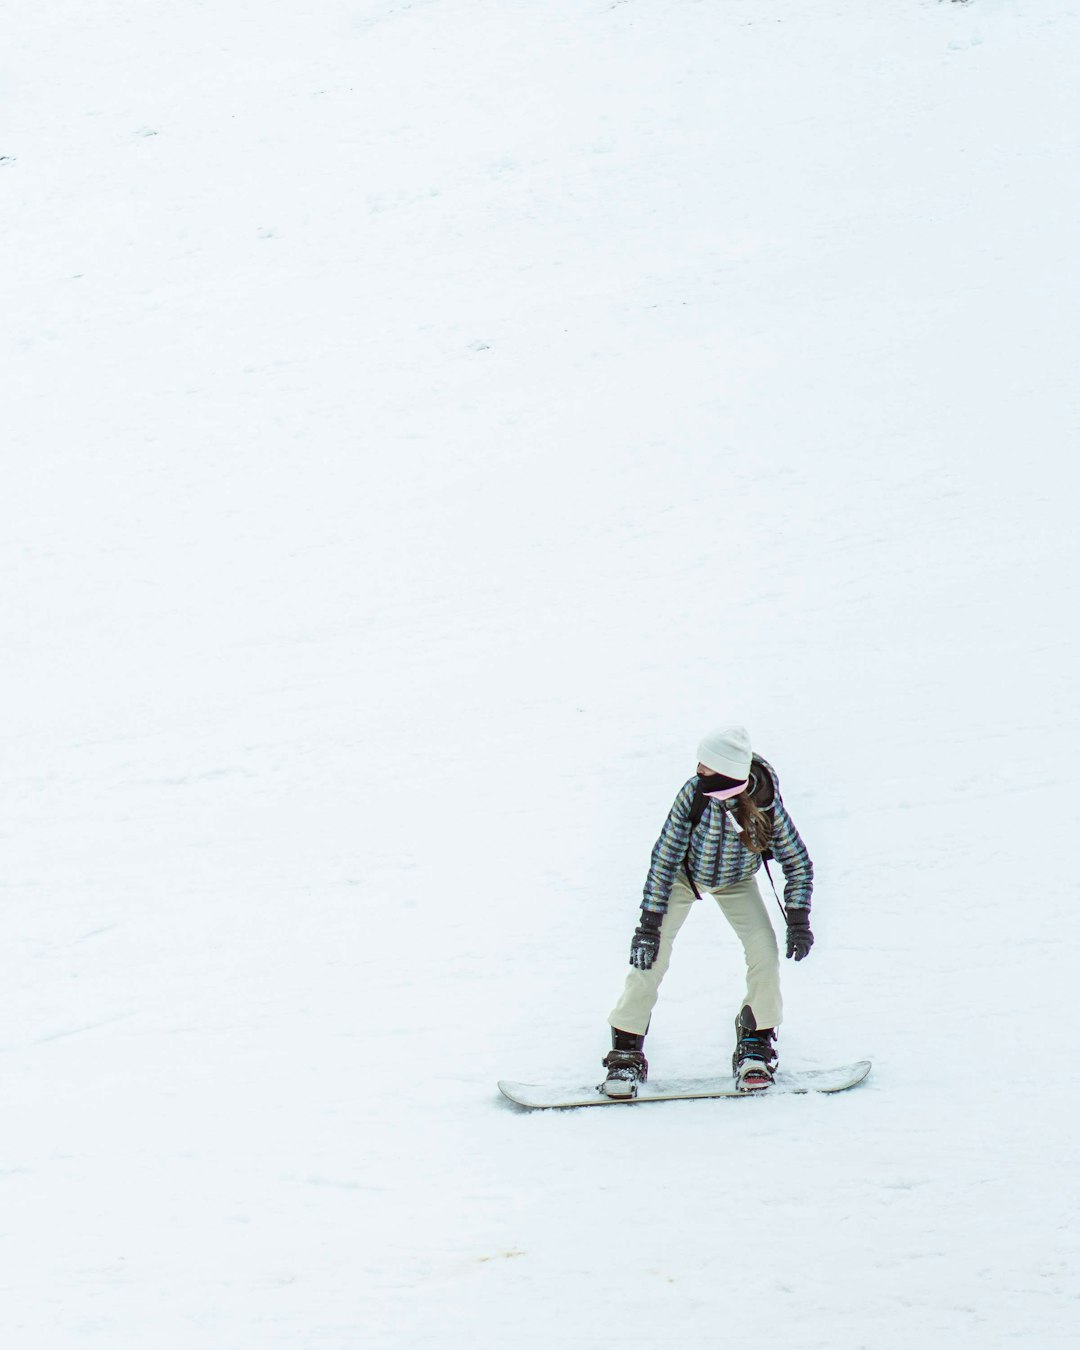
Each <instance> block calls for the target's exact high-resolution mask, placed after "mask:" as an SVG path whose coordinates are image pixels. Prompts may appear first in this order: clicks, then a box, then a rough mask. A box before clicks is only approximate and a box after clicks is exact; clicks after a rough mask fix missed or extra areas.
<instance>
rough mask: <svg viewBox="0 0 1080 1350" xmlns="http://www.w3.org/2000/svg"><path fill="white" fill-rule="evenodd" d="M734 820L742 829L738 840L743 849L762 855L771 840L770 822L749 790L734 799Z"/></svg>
mask: <svg viewBox="0 0 1080 1350" xmlns="http://www.w3.org/2000/svg"><path fill="white" fill-rule="evenodd" d="M735 819H736V820H737V821H738V822H739V824H740V826H741V827H742V834H741V835H740V836H739V838H740V840H741V842H742V845H743V847H744V848H748V849H749V850H750V852H751V853H764V852H765V851H766V849H768V847H769V842H770V840H771V839H772V822H771V821H770V820H769V817H768V816H767V815H766V814H765V812H764V811H763V810H762V809H761V807H760V806H758V804H757V802H755V801H754V799H753V798H752V797H751V796H750V789H749V788H747V790H746V791H745V792H740V793H739V795H738V796H737V797H736V798H735Z"/></svg>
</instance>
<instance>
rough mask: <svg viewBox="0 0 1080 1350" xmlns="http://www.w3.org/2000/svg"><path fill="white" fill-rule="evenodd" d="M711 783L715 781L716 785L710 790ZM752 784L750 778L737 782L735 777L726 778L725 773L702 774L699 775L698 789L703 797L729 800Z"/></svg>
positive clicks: (715, 800)
mask: <svg viewBox="0 0 1080 1350" xmlns="http://www.w3.org/2000/svg"><path fill="white" fill-rule="evenodd" d="M710 783H715V784H716V787H715V788H713V789H711V790H710V787H709V785H710ZM749 784H750V780H749V778H747V779H745V780H744V781H743V782H741V783H736V782H735V781H734V779H731V778H725V777H724V775H723V774H720V773H718V774H700V775H699V776H698V782H697V791H698V792H700V793H701V795H702V796H703V797H708V798H709V800H710V801H714V802H727V801H730V800H731V799H732V797H737V796H738V795H739V793H740V792H745V791H746V789H747V787H748V786H749Z"/></svg>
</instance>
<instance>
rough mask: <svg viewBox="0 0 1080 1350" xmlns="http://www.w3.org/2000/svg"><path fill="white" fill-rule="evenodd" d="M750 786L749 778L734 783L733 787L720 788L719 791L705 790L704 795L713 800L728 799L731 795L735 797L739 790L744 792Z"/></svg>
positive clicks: (723, 800)
mask: <svg viewBox="0 0 1080 1350" xmlns="http://www.w3.org/2000/svg"><path fill="white" fill-rule="evenodd" d="M749 786H750V779H749V778H748V779H747V780H746V782H745V783H736V784H735V786H734V787H729V788H722V789H721V790H720V791H719V792H706V794H705V796H706V797H709V798H711V800H712V801H714V802H726V801H730V800H731V798H732V797H737V796H738V795H739V793H740V792H745V791H746V789H747V788H748V787H749Z"/></svg>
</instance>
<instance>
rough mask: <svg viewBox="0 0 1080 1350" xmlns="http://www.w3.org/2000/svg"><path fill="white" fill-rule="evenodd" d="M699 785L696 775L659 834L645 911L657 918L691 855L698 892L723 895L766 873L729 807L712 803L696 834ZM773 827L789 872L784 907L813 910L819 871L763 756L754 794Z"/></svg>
mask: <svg viewBox="0 0 1080 1350" xmlns="http://www.w3.org/2000/svg"><path fill="white" fill-rule="evenodd" d="M697 785H698V778H697V776H696V775H695V776H694V777H693V778H691V779H690V780H689V781H688V782H686V783H684V784H683V786H682V788H681V789H680V791H679V795H678V796H677V797H676V798H675V803H674V805H673V806H672V808H671V811H670V812H669V814H668V818H667V820H666V821H665V822H664V828H663V829H662V830H661V831H660V838H659V839H658V840H657V841H656V847H655V848H654V849H653V851H652V863H651V864H650V867H649V875H648V877H647V878H646V881H645V898H644V899H643V900H642V902H641V908H642V909H643V910H650V911H652V913H654V914H663V913H665V912H666V911H667V905H668V897H669V896H670V895H671V888H672V886H673V885H674V883H675V875H676V873H677V872H678V871H679V869H680V868H681V867H682V865H683V863H684V862H685V861H686V853H687V847H689V851H690V874H691V876H692V877H693V878H694V880H695V882H697V884H698V886H702V887H706V888H708V889H709V890H720V889H722V888H723V887H725V886H734V885H735V883H736V882H737V881H745V880H746V879H747V877H752V876H753V875H754V873H755V872H757V871H758V869H759V868H760V867H761V855H760V854H758V853H752V852H751V851H750V849H748V848H746V847H745V846H744V845H743V843H742V841H741V840H740V838H739V832H738V831H737V830H736V828H735V825H734V823H733V822H732V821H731V820H730V819H729V817H728V810H727V808H728V806H729V805H730V803H728V802H715V801H707V802H706V805H705V811H704V814H703V815H702V817H701V820H700V821H699V822H698V824H697V825H696V826H695V827H694V830H693V833H692V834H691V829H690V808H691V807H692V805H693V802H694V791H695V789H696V788H697ZM749 791H750V793H751V795H752V796H753V797H754V800H755V801H757V802H758V803H759V805H761V807H762V809H764V810H765V812H766V814H767V815H768V816H769V818H770V820H771V822H772V839H771V840H770V843H769V848H770V851H771V853H772V855H773V857H774V858H776V860H777V862H779V864H780V866H781V867H782V868H783V870H784V883H785V884H784V905H785V907H787V908H789V909H807V910H808V909H809V908H810V896H811V893H812V892H813V889H814V865H813V863H812V862H811V861H810V855H809V853H807V851H806V845H805V844H804V843H803V841H802V839H801V838H800V837H799V832H798V830H797V829H796V828H795V826H794V824H793V822H792V819H791V817H790V816H789V815H788V813H787V810H786V808H785V806H784V803H783V801H782V800H781V797H780V783H779V780H778V779H777V776H776V770H775V769H774V768H773V767H772V765H771V764H767V763H766V762H765V760H763V759H762V758H761V757H760V756H759V755H755V756H754V761H753V765H752V767H751V770H750V789H749Z"/></svg>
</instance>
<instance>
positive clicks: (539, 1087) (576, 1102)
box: [499, 1059, 870, 1111]
mask: <svg viewBox="0 0 1080 1350" xmlns="http://www.w3.org/2000/svg"><path fill="white" fill-rule="evenodd" d="M869 1072H870V1061H869V1060H868V1059H861V1060H859V1061H858V1062H857V1063H856V1064H844V1065H841V1066H840V1067H839V1068H836V1069H790V1070H785V1069H781V1070H780V1071H779V1072H778V1073H777V1075H776V1081H775V1082H774V1083H773V1084H772V1085H771V1086H770V1087H766V1088H757V1089H755V1090H754V1091H752V1092H747V1091H741V1092H740V1091H739V1089H738V1088H736V1087H735V1085H734V1083H733V1082H732V1080H731V1079H730V1078H668V1079H663V1078H658V1079H656V1080H655V1081H654V1082H645V1083H642V1084H641V1085H640V1086H639V1088H638V1091H637V1096H636V1097H609V1096H608V1095H607V1094H606V1093H604V1092H601V1091H600V1089H599V1088H598V1087H588V1086H583V1085H582V1084H580V1083H568V1084H559V1083H550V1084H542V1083H515V1082H512V1081H508V1080H505V1079H504V1080H502V1081H500V1083H499V1091H500V1092H501V1093H502V1095H503V1096H504V1097H508V1098H509V1099H510V1101H512V1102H516V1103H517V1104H518V1106H525V1107H528V1108H529V1109H530V1110H535V1111H544V1110H566V1109H568V1108H570V1107H579V1106H633V1105H640V1104H641V1103H643V1102H678V1101H695V1100H699V1099H701V1098H706V1097H775V1096H776V1095H777V1094H781V1095H783V1094H785V1093H790V1094H802V1093H808V1092H846V1091H847V1089H848V1088H853V1087H857V1086H858V1084H859V1083H861V1082H862V1081H863V1080H864V1079H865V1078H866V1076H867V1074H869Z"/></svg>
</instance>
